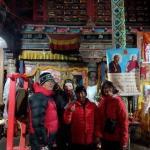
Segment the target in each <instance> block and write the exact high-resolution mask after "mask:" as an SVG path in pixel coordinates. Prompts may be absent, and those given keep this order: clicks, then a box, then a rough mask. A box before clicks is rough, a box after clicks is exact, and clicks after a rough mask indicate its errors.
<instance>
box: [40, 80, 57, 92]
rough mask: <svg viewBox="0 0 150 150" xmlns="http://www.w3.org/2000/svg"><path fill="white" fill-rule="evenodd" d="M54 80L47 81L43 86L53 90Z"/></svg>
mask: <svg viewBox="0 0 150 150" xmlns="http://www.w3.org/2000/svg"><path fill="white" fill-rule="evenodd" d="M54 84H55V83H54V81H52V80H50V81H47V82H45V83H44V84H43V87H45V88H46V89H47V90H53V87H54Z"/></svg>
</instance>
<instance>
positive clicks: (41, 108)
mask: <svg viewBox="0 0 150 150" xmlns="http://www.w3.org/2000/svg"><path fill="white" fill-rule="evenodd" d="M54 84H55V81H54V78H53V76H52V75H51V74H50V73H48V72H45V73H43V74H41V75H40V77H39V83H34V84H33V88H34V94H33V95H32V96H31V97H29V138H30V140H29V141H30V145H31V150H41V148H42V147H45V146H48V148H49V150H51V149H52V145H53V142H54V136H55V134H56V132H57V129H58V116H57V109H56V104H55V102H54V99H53V95H54V93H53V86H54Z"/></svg>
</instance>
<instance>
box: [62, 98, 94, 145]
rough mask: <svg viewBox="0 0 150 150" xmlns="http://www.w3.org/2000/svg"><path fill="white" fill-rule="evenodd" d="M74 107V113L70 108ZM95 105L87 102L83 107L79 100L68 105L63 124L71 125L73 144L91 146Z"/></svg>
mask: <svg viewBox="0 0 150 150" xmlns="http://www.w3.org/2000/svg"><path fill="white" fill-rule="evenodd" d="M73 105H75V111H74V112H71V107H72V106H73ZM95 115H96V105H95V104H94V103H92V102H90V101H89V100H87V102H86V104H85V106H83V105H82V104H81V103H80V101H79V100H77V101H75V102H72V103H70V104H69V105H68V107H67V108H66V110H65V112H64V122H65V123H66V124H71V141H72V143H73V144H92V143H93V140H94V130H95Z"/></svg>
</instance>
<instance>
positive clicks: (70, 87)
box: [64, 83, 73, 91]
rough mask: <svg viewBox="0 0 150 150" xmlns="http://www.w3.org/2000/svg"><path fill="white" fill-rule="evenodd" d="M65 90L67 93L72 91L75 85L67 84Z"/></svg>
mask: <svg viewBox="0 0 150 150" xmlns="http://www.w3.org/2000/svg"><path fill="white" fill-rule="evenodd" d="M64 90H65V91H71V90H73V85H72V83H66V84H65V87H64Z"/></svg>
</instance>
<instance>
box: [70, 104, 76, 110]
mask: <svg viewBox="0 0 150 150" xmlns="http://www.w3.org/2000/svg"><path fill="white" fill-rule="evenodd" d="M70 110H71V112H74V111H75V110H76V106H75V104H73V105H72V106H71V108H70Z"/></svg>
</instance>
